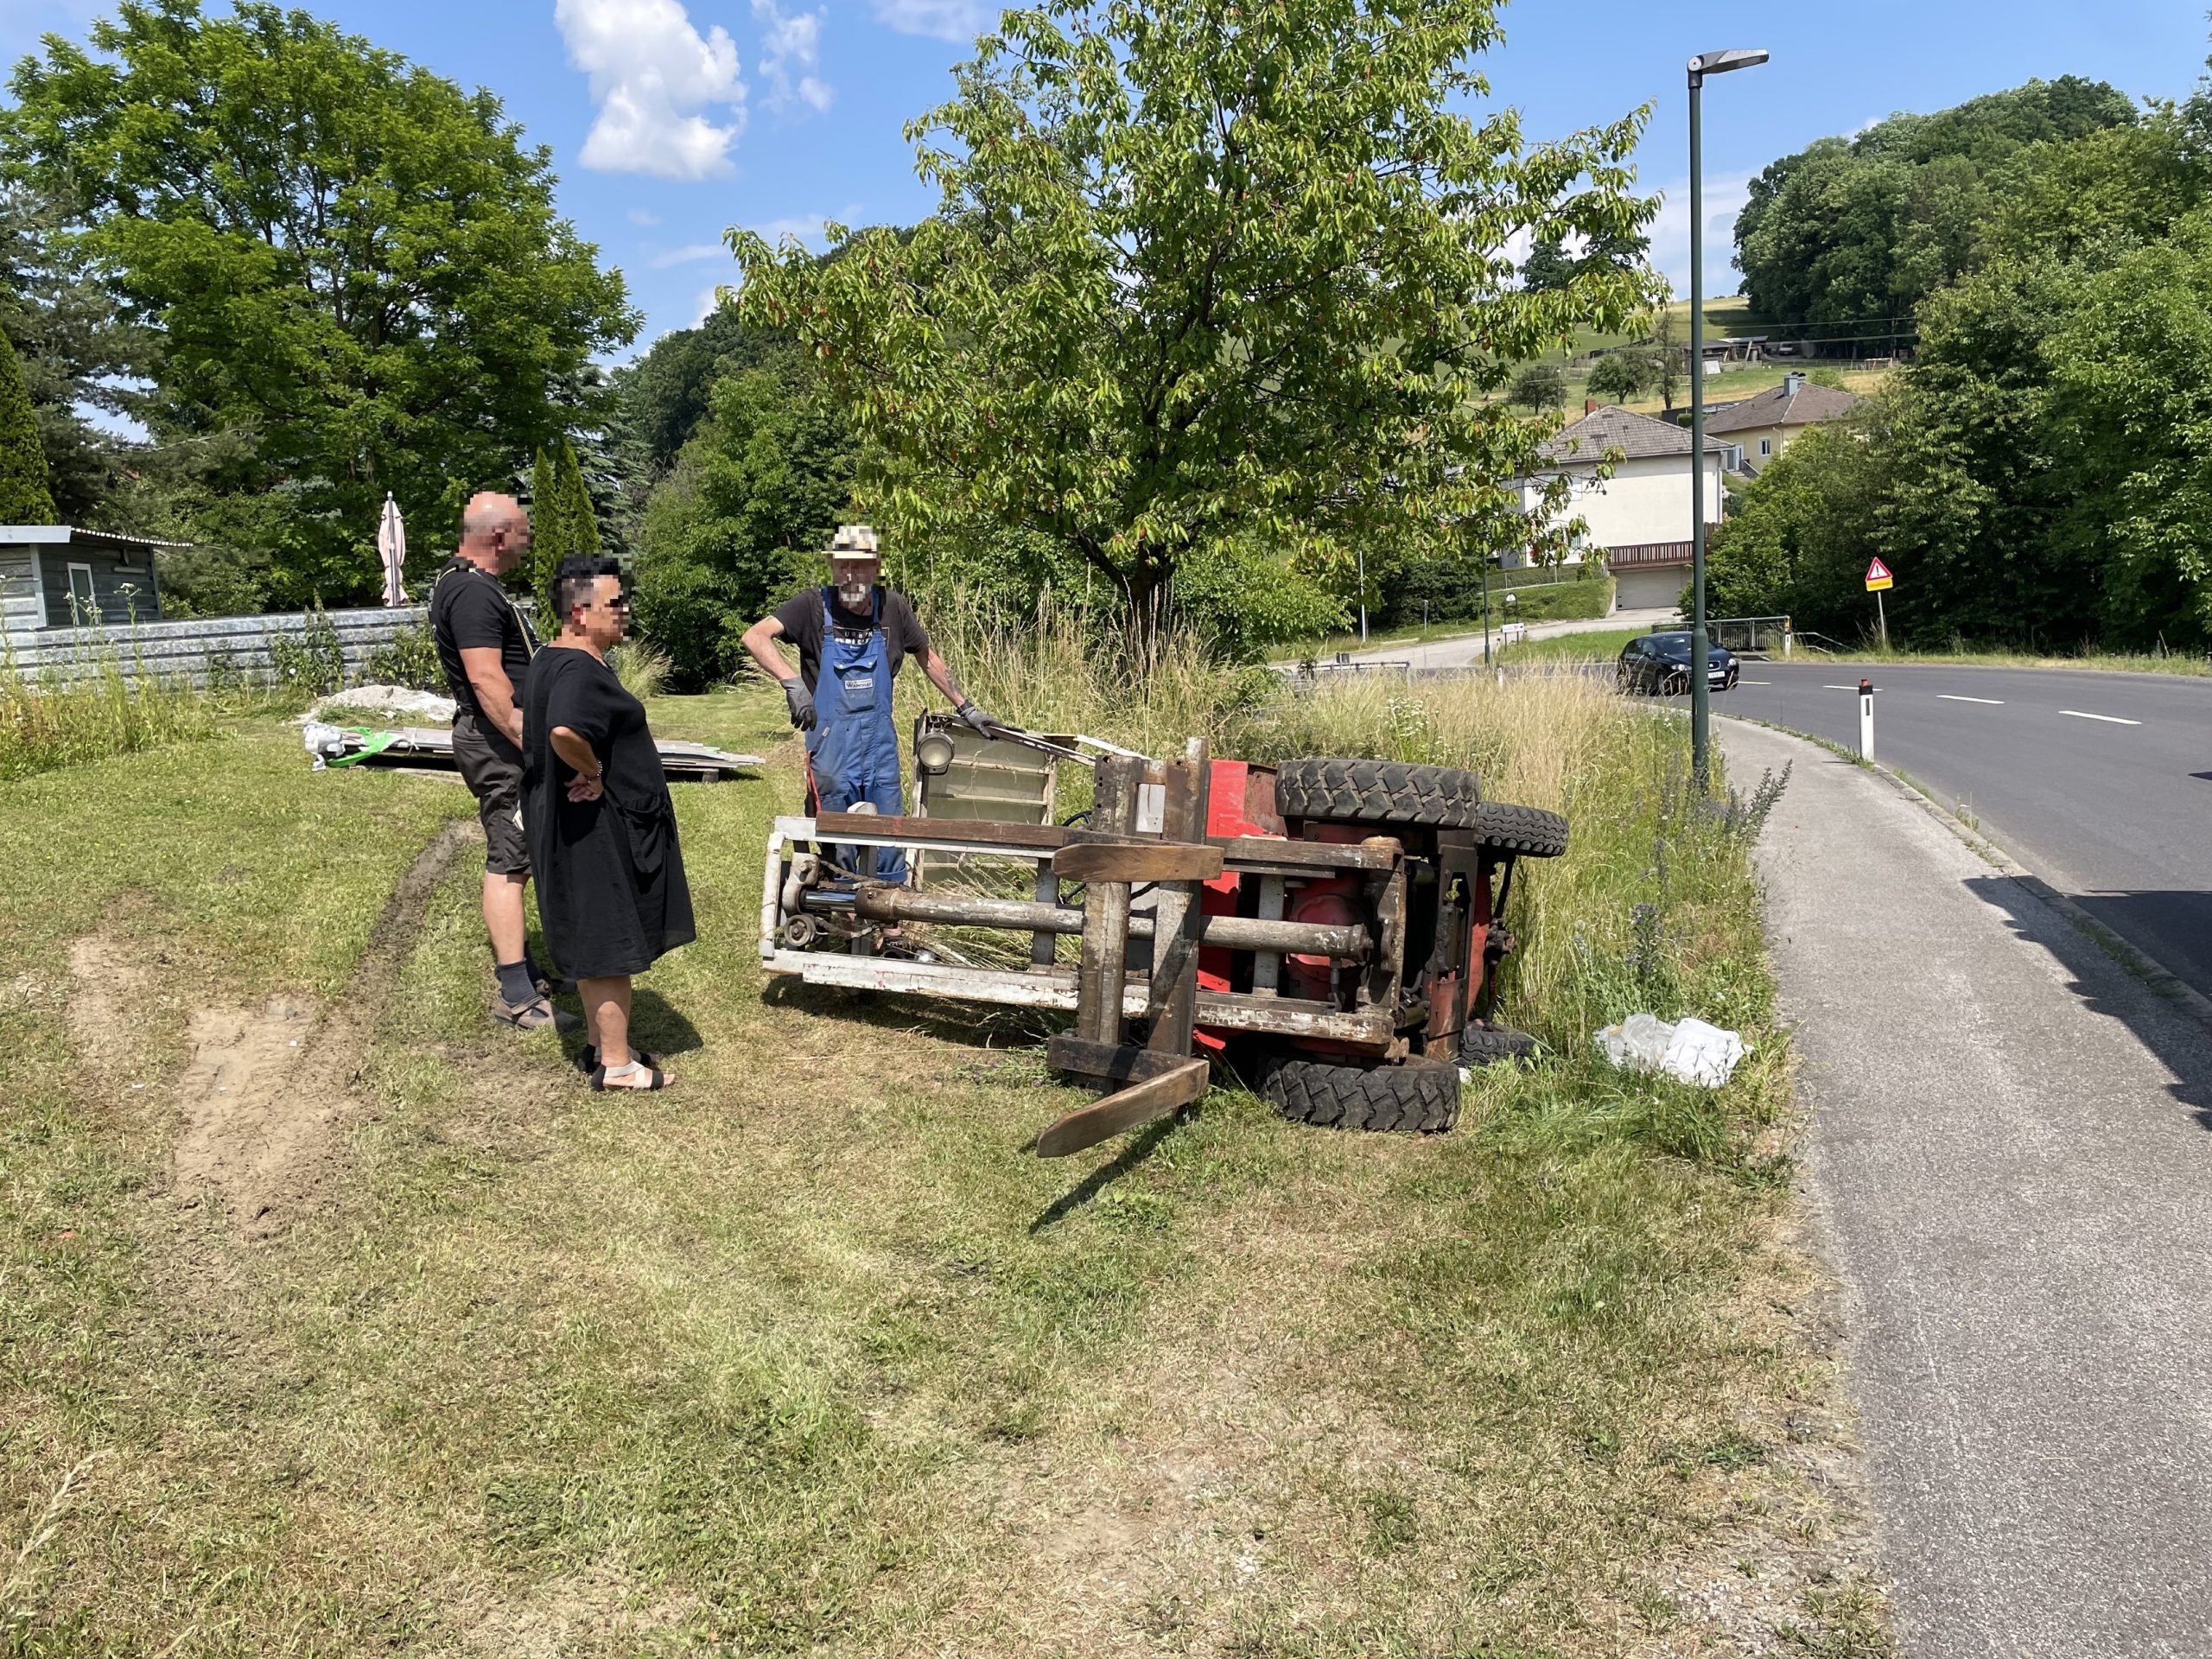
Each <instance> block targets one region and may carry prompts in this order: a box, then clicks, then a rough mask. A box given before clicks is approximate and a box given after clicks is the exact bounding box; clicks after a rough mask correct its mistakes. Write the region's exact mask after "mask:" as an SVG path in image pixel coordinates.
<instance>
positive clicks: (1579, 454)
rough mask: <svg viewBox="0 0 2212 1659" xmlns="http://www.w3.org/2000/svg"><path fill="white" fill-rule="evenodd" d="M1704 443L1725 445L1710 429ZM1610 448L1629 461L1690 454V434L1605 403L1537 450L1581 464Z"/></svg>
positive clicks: (1715, 446)
mask: <svg viewBox="0 0 2212 1659" xmlns="http://www.w3.org/2000/svg"><path fill="white" fill-rule="evenodd" d="M1705 447H1706V448H1707V451H1708V452H1710V451H1712V450H1714V449H1719V448H1724V447H1725V446H1723V445H1721V444H1719V443H1715V442H1713V435H1712V434H1711V433H1710V432H1708V433H1707V435H1706V440H1705ZM1608 449H1618V451H1620V453H1621V454H1622V455H1623V456H1624V458H1626V459H1628V460H1630V461H1636V460H1639V459H1642V458H1643V457H1645V456H1650V455H1687V454H1689V452H1690V435H1689V434H1688V432H1686V431H1684V430H1683V429H1681V427H1679V426H1676V425H1675V423H1673V422H1672V421H1656V420H1654V419H1652V418H1651V416H1649V415H1638V414H1636V413H1634V412H1633V411H1631V410H1625V409H1623V408H1621V407H1619V405H1618V404H1604V405H1602V406H1601V407H1599V408H1598V409H1595V410H1592V411H1591V412H1590V413H1589V414H1587V415H1585V416H1583V417H1582V418H1581V419H1580V420H1579V421H1576V422H1574V423H1572V424H1570V425H1567V426H1563V427H1561V428H1560V429H1559V431H1558V432H1556V433H1554V435H1552V436H1551V437H1550V438H1549V439H1548V440H1547V441H1546V442H1545V444H1544V446H1543V448H1541V450H1540V451H1538V453H1539V454H1541V455H1542V456H1543V458H1544V459H1545V460H1546V461H1554V462H1558V461H1565V462H1567V463H1568V464H1570V465H1580V464H1581V463H1583V462H1590V463H1592V464H1594V463H1596V462H1597V461H1599V460H1601V459H1602V458H1603V457H1604V455H1605V452H1606V451H1607V450H1608Z"/></svg>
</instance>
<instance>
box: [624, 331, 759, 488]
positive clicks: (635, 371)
mask: <svg viewBox="0 0 2212 1659" xmlns="http://www.w3.org/2000/svg"><path fill="white" fill-rule="evenodd" d="M793 350H794V348H793V346H792V344H791V338H790V336H789V335H787V334H783V333H782V332H780V331H777V330H769V329H762V328H756V327H752V326H751V325H749V324H747V322H745V321H743V320H742V319H741V318H740V317H739V316H738V315H737V312H736V310H735V308H733V307H730V306H726V305H724V306H716V307H715V308H714V309H713V310H711V311H709V313H708V314H707V316H706V320H705V321H703V322H702V323H700V324H699V325H698V327H696V328H672V329H671V330H670V331H669V332H668V333H667V334H663V335H662V336H661V337H660V338H659V339H658V340H655V341H654V342H653V343H652V346H650V347H649V348H648V349H647V350H646V351H645V353H644V354H643V355H641V356H640V357H639V359H638V360H637V361H636V362H635V363H632V364H630V365H627V366H626V367H623V368H620V369H617V370H616V371H615V372H614V376H613V385H614V390H615V393H616V397H617V398H618V403H619V416H620V422H621V424H622V426H623V429H624V432H625V435H626V436H628V437H629V438H631V439H632V441H633V442H636V443H637V444H638V445H639V447H640V449H641V451H642V454H643V459H644V460H645V462H646V464H647V465H648V466H649V467H651V469H652V474H653V476H654V477H656V478H658V476H659V475H660V474H663V473H665V472H666V471H667V470H668V469H669V468H670V467H672V466H674V465H675V464H676V456H677V452H678V451H679V450H681V449H682V448H683V446H684V444H685V443H686V442H688V441H689V440H690V436H691V435H692V434H693V433H694V432H696V430H697V429H698V428H699V424H700V423H701V422H702V421H704V420H705V419H706V418H707V416H708V415H709V412H710V411H711V409H712V407H713V404H714V397H715V385H717V384H718V383H719V382H720V381H721V380H722V379H723V378H725V377H727V376H729V375H732V374H741V373H742V372H745V371H746V370H747V369H758V368H765V367H772V366H777V365H782V364H784V363H785V362H786V361H787V359H790V358H791V355H792V353H793Z"/></svg>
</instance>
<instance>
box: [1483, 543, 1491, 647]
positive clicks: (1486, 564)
mask: <svg viewBox="0 0 2212 1659" xmlns="http://www.w3.org/2000/svg"><path fill="white" fill-rule="evenodd" d="M1483 666H1484V668H1488V667H1489V666H1490V555H1489V554H1487V553H1485V554H1484V555H1483Z"/></svg>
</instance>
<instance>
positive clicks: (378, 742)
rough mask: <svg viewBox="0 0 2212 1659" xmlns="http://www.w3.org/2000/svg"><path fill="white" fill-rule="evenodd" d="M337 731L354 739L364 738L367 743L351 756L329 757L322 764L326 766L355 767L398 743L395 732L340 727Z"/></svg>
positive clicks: (397, 736)
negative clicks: (346, 733)
mask: <svg viewBox="0 0 2212 1659" xmlns="http://www.w3.org/2000/svg"><path fill="white" fill-rule="evenodd" d="M339 730H340V731H345V732H351V733H353V735H354V736H356V737H365V738H366V739H367V740H368V741H367V742H365V743H364V744H362V745H361V747H359V748H358V749H356V750H354V751H353V753H351V754H334V755H331V756H330V757H329V758H328V759H327V760H324V761H323V763H322V764H323V765H324V766H359V765H360V763H361V762H362V761H364V760H367V759H368V758H369V757H370V756H371V755H372V754H382V753H384V752H385V750H386V749H388V748H390V747H391V746H392V745H393V744H395V743H397V741H399V734H398V733H397V732H372V731H371V730H370V729H369V728H367V727H365V726H341V727H340V728H339Z"/></svg>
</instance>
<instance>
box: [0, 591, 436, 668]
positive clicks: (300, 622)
mask: <svg viewBox="0 0 2212 1659" xmlns="http://www.w3.org/2000/svg"><path fill="white" fill-rule="evenodd" d="M428 617H429V610H428V609H427V608H426V607H423V606H420V605H410V606H404V607H401V608H399V609H397V610H386V609H385V608H383V607H381V606H379V607H377V608H375V609H373V610H369V609H363V610H353V611H322V612H315V611H308V612H298V611H294V612H288V613H283V614H281V615H273V616H208V617H192V618H189V619H187V620H179V621H169V622H141V623H137V624H134V625H127V626H108V627H86V628H41V629H38V630H36V631H35V632H30V631H24V630H15V631H11V632H9V633H7V634H6V635H5V645H6V647H7V652H8V657H9V659H10V661H11V662H12V663H13V664H14V665H15V669H16V672H18V673H20V674H22V675H23V676H24V677H27V678H33V677H44V676H48V675H58V676H60V677H62V678H64V679H71V680H74V679H84V678H89V677H93V676H97V675H99V674H103V673H105V672H106V671H107V670H108V669H109V668H110V667H111V666H112V667H113V668H114V669H115V670H116V671H118V672H120V673H121V674H122V675H123V677H124V678H125V679H128V680H132V681H136V680H139V679H142V678H145V679H162V680H170V681H181V682H183V683H188V684H190V685H194V686H204V685H206V684H207V682H208V680H209V679H210V678H211V677H218V678H219V677H229V676H232V675H235V676H238V677H242V678H243V679H245V680H248V681H255V682H259V681H265V680H268V679H270V678H272V677H275V676H276V674H277V671H278V669H279V667H280V664H279V661H278V658H279V655H280V654H282V653H283V652H284V645H277V647H276V649H275V650H272V649H271V644H272V642H275V641H283V642H284V644H285V645H290V646H292V647H295V648H302V647H305V646H306V645H308V643H309V639H310V634H309V626H310V624H312V623H315V622H318V621H327V623H328V624H329V625H330V631H331V633H333V634H334V635H336V637H337V640H338V648H339V650H340V652H341V653H342V654H343V656H344V658H345V660H346V678H347V679H348V680H349V681H350V680H357V679H359V677H360V675H361V673H362V671H363V670H364V669H365V667H366V666H367V664H368V659H369V655H370V653H371V652H374V651H375V650H376V649H377V648H378V646H380V645H389V644H391V641H392V639H394V638H395V637H397V635H398V634H400V633H402V632H405V631H406V630H408V629H410V628H413V627H416V626H421V624H422V623H423V621H424V620H426V619H427V618H428ZM325 638H326V639H327V636H325Z"/></svg>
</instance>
